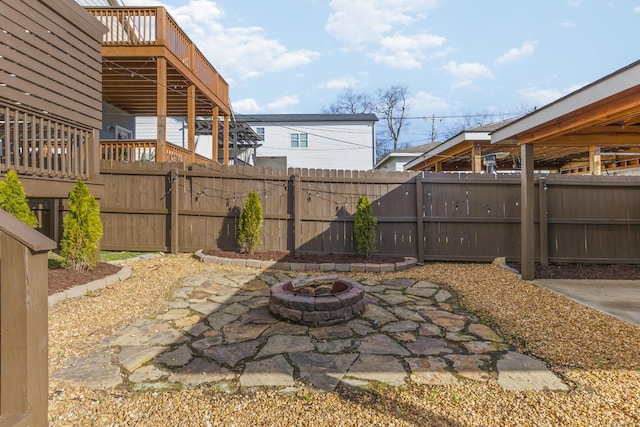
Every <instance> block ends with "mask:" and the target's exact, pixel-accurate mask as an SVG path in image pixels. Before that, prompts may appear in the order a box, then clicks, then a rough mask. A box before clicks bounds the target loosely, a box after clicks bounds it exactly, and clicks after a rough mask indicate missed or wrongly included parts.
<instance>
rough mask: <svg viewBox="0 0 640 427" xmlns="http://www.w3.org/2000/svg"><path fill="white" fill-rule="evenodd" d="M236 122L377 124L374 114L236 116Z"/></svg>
mask: <svg viewBox="0 0 640 427" xmlns="http://www.w3.org/2000/svg"><path fill="white" fill-rule="evenodd" d="M235 117H236V120H237V121H239V122H249V123H292V122H377V121H378V117H377V116H376V115H375V114H373V113H365V114H236V115H235Z"/></svg>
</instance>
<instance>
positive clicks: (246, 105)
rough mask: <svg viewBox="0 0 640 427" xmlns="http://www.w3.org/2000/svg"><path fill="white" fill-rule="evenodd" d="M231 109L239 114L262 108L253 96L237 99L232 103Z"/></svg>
mask: <svg viewBox="0 0 640 427" xmlns="http://www.w3.org/2000/svg"><path fill="white" fill-rule="evenodd" d="M232 105H233V110H234V111H236V112H238V113H240V114H249V113H259V112H260V111H262V108H261V107H260V105H259V104H258V101H256V100H255V99H253V98H246V99H239V100H238V101H235V102H233V103H232Z"/></svg>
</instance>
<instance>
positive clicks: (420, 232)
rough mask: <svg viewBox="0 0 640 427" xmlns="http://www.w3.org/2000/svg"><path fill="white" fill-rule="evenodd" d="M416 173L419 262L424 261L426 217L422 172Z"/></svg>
mask: <svg viewBox="0 0 640 427" xmlns="http://www.w3.org/2000/svg"><path fill="white" fill-rule="evenodd" d="M423 173H424V172H420V173H419V174H418V175H416V248H417V249H418V250H417V259H418V262H423V261H424V218H423V216H422V215H423V212H424V210H423V208H422V199H423V197H422V174H423Z"/></svg>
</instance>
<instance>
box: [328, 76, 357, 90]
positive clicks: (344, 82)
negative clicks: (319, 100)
mask: <svg viewBox="0 0 640 427" xmlns="http://www.w3.org/2000/svg"><path fill="white" fill-rule="evenodd" d="M358 83H359V81H358V79H356V78H355V77H351V76H342V77H337V78H335V79H331V80H329V81H326V82H324V83H322V84H320V88H322V89H346V88H348V87H354V86H357V85H358Z"/></svg>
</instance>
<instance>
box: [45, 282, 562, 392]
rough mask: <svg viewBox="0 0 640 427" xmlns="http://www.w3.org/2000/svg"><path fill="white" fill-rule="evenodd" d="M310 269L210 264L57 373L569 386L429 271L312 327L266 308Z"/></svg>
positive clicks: (176, 382)
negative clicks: (350, 313)
mask: <svg viewBox="0 0 640 427" xmlns="http://www.w3.org/2000/svg"><path fill="white" fill-rule="evenodd" d="M312 274H313V273H311V272H310V273H305V272H295V271H289V272H284V271H265V272H261V273H256V272H255V271H253V270H247V272H240V273H237V272H220V271H213V270H211V271H208V272H205V273H202V274H200V275H196V276H194V277H190V278H188V279H186V280H185V281H184V282H183V283H182V284H180V285H179V286H180V287H179V289H177V290H176V291H175V292H173V295H172V296H171V298H170V300H169V301H167V302H166V303H165V305H164V307H165V311H164V312H163V313H161V314H160V315H158V316H157V317H156V318H152V314H150V315H149V317H148V318H141V319H137V320H135V321H133V322H132V323H131V324H129V325H126V326H124V327H123V328H121V329H119V330H118V331H117V332H116V333H115V334H114V335H111V336H107V337H105V338H104V339H103V341H102V342H101V343H100V345H99V346H98V348H97V349H96V351H95V352H92V353H90V354H88V355H86V356H84V357H81V358H78V359H74V360H73V361H70V363H69V364H68V365H67V366H65V367H64V368H62V369H60V370H58V371H57V372H53V373H52V374H51V377H52V378H53V379H56V380H58V381H61V382H64V383H68V384H72V385H75V386H83V387H88V388H111V387H116V386H119V385H120V384H122V383H123V382H125V381H129V382H130V383H132V388H133V389H134V390H155V389H166V388H171V387H179V386H180V384H182V385H183V386H188V387H195V386H199V385H202V384H219V386H220V387H224V388H229V389H232V390H233V389H237V388H238V387H283V388H285V389H286V390H289V389H291V388H292V387H293V389H295V387H297V386H304V387H307V386H311V387H314V388H316V389H320V390H327V391H330V390H334V389H335V388H336V387H337V386H338V385H339V384H343V385H345V386H352V387H367V386H370V385H372V384H373V383H375V382H382V383H386V384H389V385H393V386H403V385H406V384H408V382H414V383H418V384H429V385H446V384H452V383H455V382H458V381H460V379H461V378H466V379H470V380H475V381H496V383H497V384H499V385H500V386H502V387H504V388H505V389H508V390H544V389H551V390H566V389H567V386H566V384H564V383H563V382H562V381H561V380H560V379H559V378H558V377H556V376H555V375H554V374H553V372H551V371H550V370H548V369H547V368H546V366H545V365H544V364H543V363H542V362H540V361H538V360H536V359H533V358H531V357H529V356H525V355H522V354H519V353H516V352H514V351H512V349H511V348H510V347H509V345H508V344H507V343H506V342H505V341H504V340H503V339H502V337H500V335H498V334H497V333H496V331H494V330H493V329H491V328H489V327H488V326H486V325H483V324H481V323H478V319H477V318H476V317H474V316H472V315H470V314H469V313H465V312H462V311H458V310H457V309H456V310H454V309H453V307H456V304H455V301H454V297H453V296H452V295H451V293H450V292H448V291H447V290H446V289H443V288H442V287H440V286H438V285H436V284H434V283H431V282H427V281H417V282H416V281H415V280H410V279H396V280H386V281H384V282H380V281H376V280H373V279H371V280H368V281H366V282H365V283H363V287H364V289H365V295H364V298H363V301H365V302H366V307H365V310H364V312H363V314H362V315H361V316H359V317H356V318H354V319H352V320H350V321H349V322H346V323H342V324H336V325H332V326H326V327H310V326H305V325H300V324H296V323H293V322H284V321H282V319H279V318H278V317H276V316H274V315H273V314H272V313H271V312H270V311H269V310H268V309H267V306H268V304H269V289H270V286H272V285H276V284H278V283H281V282H285V281H289V280H291V279H292V278H304V277H308V276H310V275H312Z"/></svg>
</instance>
